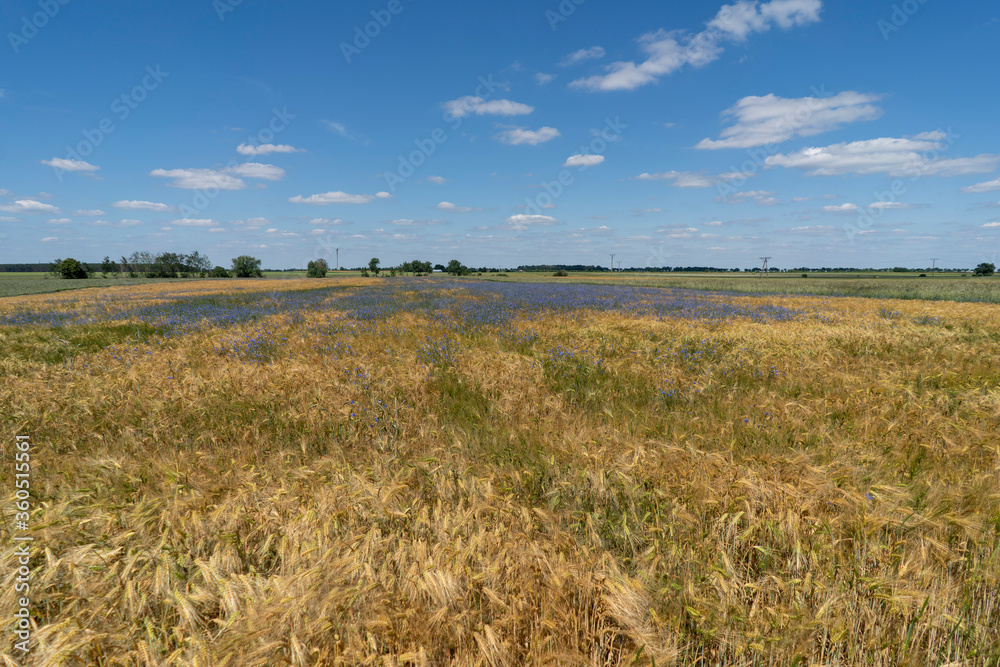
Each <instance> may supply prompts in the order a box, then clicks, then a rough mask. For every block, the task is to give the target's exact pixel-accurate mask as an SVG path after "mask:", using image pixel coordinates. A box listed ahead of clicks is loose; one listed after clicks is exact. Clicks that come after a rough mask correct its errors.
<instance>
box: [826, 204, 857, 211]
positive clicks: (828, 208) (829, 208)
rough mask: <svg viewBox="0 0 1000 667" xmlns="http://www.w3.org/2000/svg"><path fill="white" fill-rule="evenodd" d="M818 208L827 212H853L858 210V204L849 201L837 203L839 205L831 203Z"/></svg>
mask: <svg viewBox="0 0 1000 667" xmlns="http://www.w3.org/2000/svg"><path fill="white" fill-rule="evenodd" d="M820 210H821V211H826V212H827V213H854V212H855V211H857V210H858V206H857V204H851V203H847V204H839V205H833V204H831V205H830V206H824V207H823V208H822V209H820Z"/></svg>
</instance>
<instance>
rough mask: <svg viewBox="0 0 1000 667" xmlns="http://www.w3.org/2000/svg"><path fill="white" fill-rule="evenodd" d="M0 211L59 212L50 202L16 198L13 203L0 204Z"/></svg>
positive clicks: (55, 213)
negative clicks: (44, 202)
mask: <svg viewBox="0 0 1000 667" xmlns="http://www.w3.org/2000/svg"><path fill="white" fill-rule="evenodd" d="M0 211H6V212H8V213H49V214H52V215H57V214H58V213H60V211H59V208H58V207H56V206H52V205H51V204H43V203H42V202H40V201H35V200H34V199H18V200H17V201H15V202H14V203H13V204H6V205H4V206H0Z"/></svg>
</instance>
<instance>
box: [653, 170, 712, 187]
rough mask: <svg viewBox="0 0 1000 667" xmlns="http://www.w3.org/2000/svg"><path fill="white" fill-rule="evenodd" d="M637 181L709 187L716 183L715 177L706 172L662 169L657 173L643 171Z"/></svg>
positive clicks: (677, 185)
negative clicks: (668, 182)
mask: <svg viewBox="0 0 1000 667" xmlns="http://www.w3.org/2000/svg"><path fill="white" fill-rule="evenodd" d="M635 180H637V181H673V183H671V185H673V186H674V187H675V188H709V187H712V186H713V185H714V184H715V179H714V178H711V177H709V176H706V175H705V174H699V173H696V172H693V171H661V172H657V173H655V174H649V173H642V174H639V175H638V176H636V177H635Z"/></svg>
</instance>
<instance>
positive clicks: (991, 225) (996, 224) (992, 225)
mask: <svg viewBox="0 0 1000 667" xmlns="http://www.w3.org/2000/svg"><path fill="white" fill-rule="evenodd" d="M980 227H982V228H983V229H995V228H997V227H1000V222H987V223H986V224H985V225H980Z"/></svg>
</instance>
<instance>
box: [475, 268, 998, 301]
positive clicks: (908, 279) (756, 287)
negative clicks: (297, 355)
mask: <svg viewBox="0 0 1000 667" xmlns="http://www.w3.org/2000/svg"><path fill="white" fill-rule="evenodd" d="M808 276H809V277H808V278H803V277H802V274H801V273H772V274H768V275H767V276H765V277H763V278H761V277H760V275H752V274H746V273H680V274H678V273H673V272H671V273H632V272H624V273H618V272H615V273H611V272H610V271H609V272H607V273H589V272H588V273H570V274H569V276H567V277H564V278H556V277H553V276H552V275H551V274H547V273H528V272H525V273H518V272H507V275H506V276H499V275H497V274H495V273H484V274H482V276H481V278H483V279H487V280H505V281H515V282H524V281H527V282H538V281H542V282H549V281H558V282H582V283H593V284H597V285H608V284H614V285H636V286H642V287H673V288H678V289H697V290H719V291H730V292H739V293H743V294H815V295H818V296H860V297H869V298H877V299H923V300H931V301H967V302H983V303H1000V276H991V277H976V276H973V275H972V274H971V273H970V274H968V275H966V276H964V277H963V276H962V274H957V275H956V274H937V275H934V276H928V277H926V278H920V277H919V274H916V273H811V274H808Z"/></svg>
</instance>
